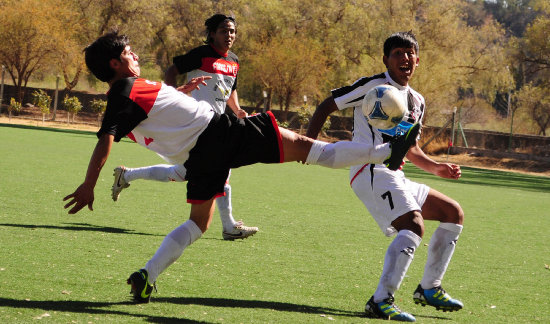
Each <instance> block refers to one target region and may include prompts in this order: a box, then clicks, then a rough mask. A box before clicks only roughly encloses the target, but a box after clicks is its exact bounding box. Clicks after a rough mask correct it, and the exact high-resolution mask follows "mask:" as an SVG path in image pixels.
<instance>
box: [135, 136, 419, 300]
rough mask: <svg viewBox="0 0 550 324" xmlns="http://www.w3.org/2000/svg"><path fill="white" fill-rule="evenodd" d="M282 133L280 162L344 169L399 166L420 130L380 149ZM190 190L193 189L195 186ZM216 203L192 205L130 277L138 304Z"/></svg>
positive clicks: (205, 226) (194, 237)
mask: <svg viewBox="0 0 550 324" xmlns="http://www.w3.org/2000/svg"><path fill="white" fill-rule="evenodd" d="M279 131H280V133H281V137H282V146H283V151H282V152H283V156H282V159H283V160H282V161H281V162H290V161H304V160H305V161H307V162H308V163H310V164H318V165H322V166H327V167H341V166H343V165H346V164H348V165H350V164H354V163H358V162H359V161H360V162H361V163H364V162H365V161H366V159H368V160H374V161H378V163H385V164H387V165H391V166H392V167H393V166H396V165H400V161H402V160H403V157H404V156H405V154H406V152H407V150H408V147H410V146H411V145H414V144H415V143H416V137H417V136H418V133H419V131H420V126H419V125H415V126H414V127H412V131H409V132H408V133H407V134H406V135H403V136H397V137H396V138H395V139H394V140H392V143H391V145H386V146H383V147H378V148H374V147H372V146H369V145H365V144H360V143H353V142H337V143H332V144H328V143H324V142H320V141H315V142H313V141H312V140H311V139H309V138H307V137H305V136H302V135H298V134H296V133H294V132H291V131H289V130H286V129H283V128H281V129H279ZM384 148H388V149H390V154H389V156H388V153H381V152H380V151H384ZM366 156H368V158H366ZM398 161H399V163H398ZM188 188H189V187H188ZM191 188H194V186H193V187H191ZM189 195H194V193H193V192H191V193H189V191H188V196H189ZM214 200H215V198H212V199H210V200H207V201H205V202H201V203H193V204H192V205H191V216H190V218H189V220H188V221H186V222H185V223H183V224H182V225H180V226H179V227H177V228H176V229H174V230H173V231H172V232H171V233H169V234H168V235H167V236H166V237H165V239H164V240H163V242H162V244H161V246H160V247H159V249H158V250H157V252H156V253H155V254H154V255H153V257H152V258H151V259H150V260H149V261H148V262H147V263H146V265H145V267H144V268H143V269H140V270H138V271H136V272H134V273H132V274H131V275H130V277H129V278H128V281H127V282H128V284H129V285H131V287H132V288H131V293H132V294H133V298H134V301H135V302H137V303H148V302H149V300H150V298H151V293H152V291H153V287H154V286H155V282H156V280H157V278H158V276H159V275H160V274H161V273H162V272H163V271H164V270H165V269H166V268H168V267H169V266H170V265H171V264H172V263H173V262H174V261H176V260H177V259H178V258H179V257H180V256H181V255H182V253H183V251H184V250H185V249H186V248H187V247H188V246H189V245H191V244H192V243H193V242H195V241H196V240H197V239H199V238H200V237H201V236H202V233H204V232H205V231H206V230H207V229H208V226H209V225H210V222H211V220H212V214H213V212H214Z"/></svg>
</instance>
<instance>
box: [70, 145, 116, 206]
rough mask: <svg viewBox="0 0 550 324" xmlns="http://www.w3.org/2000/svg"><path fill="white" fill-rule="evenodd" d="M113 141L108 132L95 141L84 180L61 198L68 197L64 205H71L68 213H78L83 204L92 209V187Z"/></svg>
mask: <svg viewBox="0 0 550 324" xmlns="http://www.w3.org/2000/svg"><path fill="white" fill-rule="evenodd" d="M113 141H114V136H113V135H108V134H103V135H102V136H101V137H100V138H99V140H98V141H97V144H96V147H95V149H94V152H93V153H92V157H91V158H90V163H89V164H88V171H87V172H86V178H85V179H84V182H83V183H82V184H81V185H80V186H78V188H76V190H75V191H74V192H73V193H72V194H70V195H68V196H66V197H65V198H63V201H66V200H69V199H70V200H69V202H68V203H67V204H66V205H65V207H64V208H65V209H67V208H69V207H71V206H72V208H71V209H70V210H69V214H76V213H78V212H79V211H80V210H81V209H82V208H84V206H88V209H90V210H93V203H94V188H95V185H96V183H97V178H98V177H99V173H100V172H101V169H102V168H103V165H105V162H106V161H107V158H108V157H109V153H110V152H111V147H112V145H113Z"/></svg>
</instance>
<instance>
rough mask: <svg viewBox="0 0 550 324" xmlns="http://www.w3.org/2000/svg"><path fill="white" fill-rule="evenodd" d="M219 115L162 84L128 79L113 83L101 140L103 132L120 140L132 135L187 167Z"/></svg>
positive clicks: (162, 155) (210, 107)
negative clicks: (201, 139) (191, 152)
mask: <svg viewBox="0 0 550 324" xmlns="http://www.w3.org/2000/svg"><path fill="white" fill-rule="evenodd" d="M214 114H215V112H214V110H213V108H212V106H211V105H210V104H209V103H207V102H205V101H197V100H195V99H193V98H191V97H189V96H187V95H185V94H183V93H181V92H179V91H177V90H176V89H175V88H173V87H170V86H167V85H165V84H163V83H161V82H154V81H149V80H145V79H138V78H125V79H121V80H118V81H117V82H115V83H114V84H113V86H112V87H111V89H110V90H109V93H108V95H107V109H106V111H105V117H104V118H103V123H102V125H101V128H100V130H99V131H98V133H97V135H98V137H99V136H101V135H102V134H103V133H107V134H111V135H114V136H115V141H117V142H118V141H120V139H121V138H122V137H124V136H128V137H129V138H130V139H132V140H133V141H135V142H136V143H138V144H140V145H143V146H144V147H146V148H148V149H150V150H152V151H154V152H156V153H157V154H159V155H160V156H161V157H162V158H164V159H165V160H166V161H167V162H169V163H172V164H183V163H184V162H185V161H186V160H187V159H188V157H189V151H190V150H191V149H192V148H193V147H194V146H195V144H196V142H197V139H198V137H199V136H200V134H201V133H202V132H203V131H204V130H205V129H206V127H207V126H208V123H209V122H210V120H211V119H212V117H213V116H214Z"/></svg>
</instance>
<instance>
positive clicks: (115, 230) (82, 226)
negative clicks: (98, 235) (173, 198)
mask: <svg viewBox="0 0 550 324" xmlns="http://www.w3.org/2000/svg"><path fill="white" fill-rule="evenodd" d="M63 224H66V225H65V226H59V225H34V224H6V223H0V226H5V227H19V228H28V229H37V228H42V229H55V230H65V231H88V232H103V233H111V234H132V235H147V236H164V235H158V234H151V233H142V232H136V231H134V230H130V229H125V228H119V227H110V226H99V225H92V224H88V223H63Z"/></svg>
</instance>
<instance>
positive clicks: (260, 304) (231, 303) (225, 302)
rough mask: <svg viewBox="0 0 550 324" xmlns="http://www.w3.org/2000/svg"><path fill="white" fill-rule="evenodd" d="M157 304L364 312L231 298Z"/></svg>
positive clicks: (351, 314)
mask: <svg viewBox="0 0 550 324" xmlns="http://www.w3.org/2000/svg"><path fill="white" fill-rule="evenodd" d="M154 302H155V303H172V304H180V305H202V306H210V307H230V308H245V309H249V308H251V309H258V308H263V309H270V310H276V311H281V312H296V313H304V314H319V315H332V316H347V317H362V316H363V313H362V312H351V311H346V310H341V309H335V308H327V307H319V306H311V305H302V304H293V303H283V302H277V301H264V300H247V299H230V298H205V297H155V299H154Z"/></svg>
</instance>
